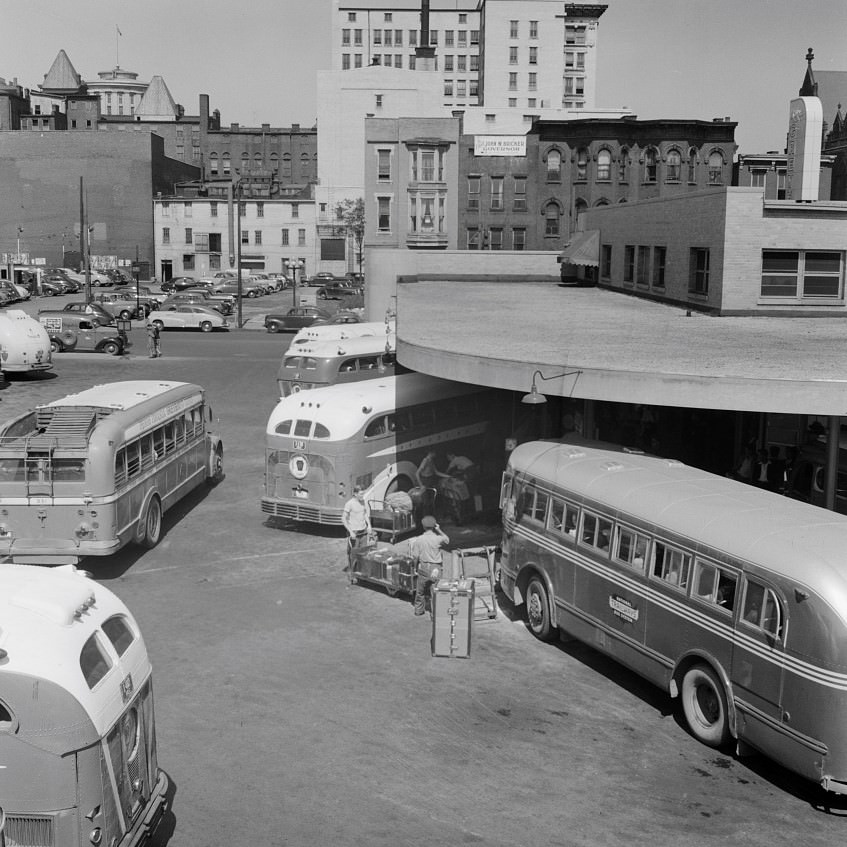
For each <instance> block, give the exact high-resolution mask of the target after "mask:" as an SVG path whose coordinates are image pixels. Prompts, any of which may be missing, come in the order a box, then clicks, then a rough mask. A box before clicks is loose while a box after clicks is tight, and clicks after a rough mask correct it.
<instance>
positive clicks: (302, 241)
mask: <svg viewBox="0 0 847 847" xmlns="http://www.w3.org/2000/svg"><path fill="white" fill-rule="evenodd" d="M297 245H298V246H299V247H305V246H306V230H305V229H298V230H297Z"/></svg>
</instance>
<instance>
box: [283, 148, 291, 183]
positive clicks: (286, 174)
mask: <svg viewBox="0 0 847 847" xmlns="http://www.w3.org/2000/svg"><path fill="white" fill-rule="evenodd" d="M282 178H283V179H291V154H290V153H283V154H282Z"/></svg>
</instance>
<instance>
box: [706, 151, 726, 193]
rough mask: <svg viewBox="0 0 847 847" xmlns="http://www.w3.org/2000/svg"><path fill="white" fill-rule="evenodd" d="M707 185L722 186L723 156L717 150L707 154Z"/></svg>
mask: <svg viewBox="0 0 847 847" xmlns="http://www.w3.org/2000/svg"><path fill="white" fill-rule="evenodd" d="M709 185H723V155H722V154H721V153H719V152H718V151H717V150H715V152H714V153H710V154H709Z"/></svg>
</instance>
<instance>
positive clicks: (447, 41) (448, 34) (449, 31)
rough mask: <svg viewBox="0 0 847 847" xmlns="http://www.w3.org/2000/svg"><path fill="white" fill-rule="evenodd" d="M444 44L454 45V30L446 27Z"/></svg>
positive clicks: (447, 45)
mask: <svg viewBox="0 0 847 847" xmlns="http://www.w3.org/2000/svg"><path fill="white" fill-rule="evenodd" d="M444 46H445V47H452V46H453V30H452V29H445V30H444Z"/></svg>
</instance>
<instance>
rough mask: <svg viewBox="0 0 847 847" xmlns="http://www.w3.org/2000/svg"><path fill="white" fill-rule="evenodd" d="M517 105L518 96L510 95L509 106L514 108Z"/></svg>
mask: <svg viewBox="0 0 847 847" xmlns="http://www.w3.org/2000/svg"><path fill="white" fill-rule="evenodd" d="M517 105H518V98H517V97H510V98H509V108H510V109H514V108H516V107H517Z"/></svg>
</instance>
